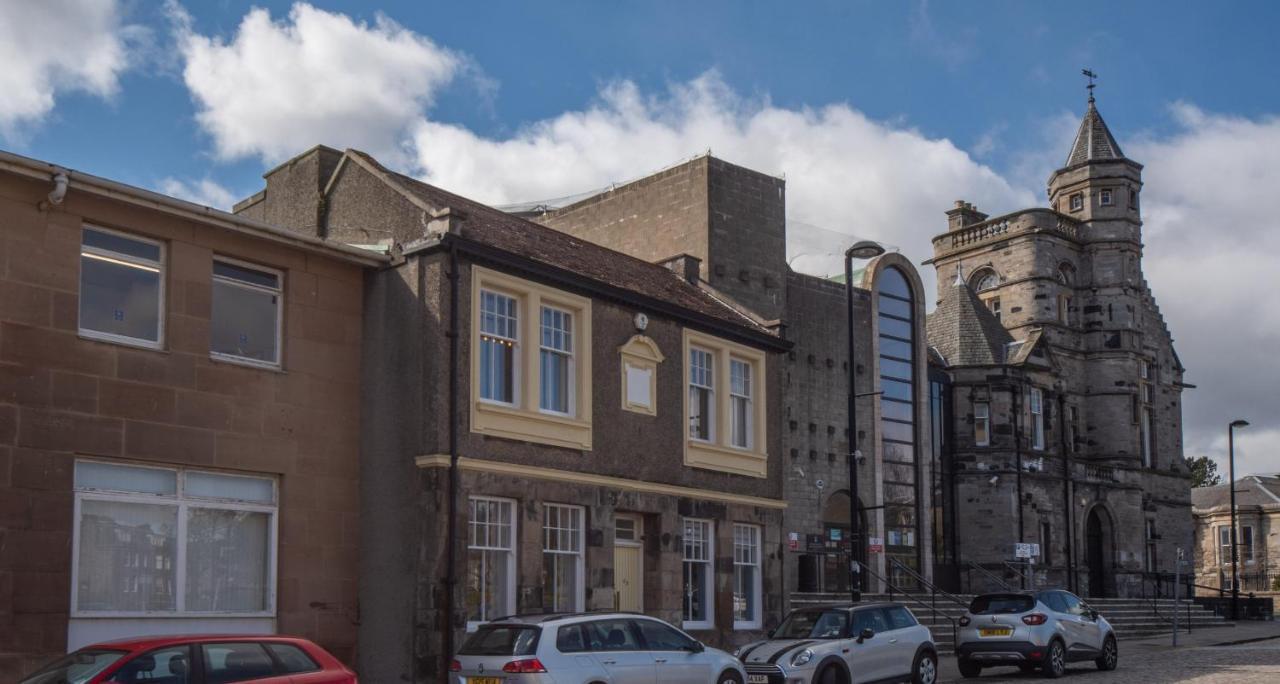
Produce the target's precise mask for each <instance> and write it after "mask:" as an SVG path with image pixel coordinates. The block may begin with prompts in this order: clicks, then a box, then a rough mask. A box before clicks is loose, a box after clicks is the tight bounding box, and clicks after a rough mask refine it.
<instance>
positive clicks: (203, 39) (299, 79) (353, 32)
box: [170, 3, 468, 163]
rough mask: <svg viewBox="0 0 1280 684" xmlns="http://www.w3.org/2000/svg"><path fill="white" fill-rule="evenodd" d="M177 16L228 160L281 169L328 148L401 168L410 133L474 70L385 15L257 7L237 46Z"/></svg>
mask: <svg viewBox="0 0 1280 684" xmlns="http://www.w3.org/2000/svg"><path fill="white" fill-rule="evenodd" d="M170 15H171V17H172V18H173V20H174V26H175V29H174V30H175V32H176V35H177V42H178V49H179V51H180V53H181V56H182V60H183V64H184V67H183V79H184V81H185V82H186V85H187V88H188V89H189V90H190V91H191V95H192V97H193V98H194V99H195V101H196V105H197V107H198V109H199V112H198V114H197V120H198V122H199V124H200V126H201V127H202V128H203V129H204V130H205V132H207V133H208V134H209V135H210V136H212V138H213V142H214V146H215V149H216V152H217V155H218V156H219V157H220V158H222V159H236V158H242V157H251V156H258V157H261V158H262V160H263V161H265V162H267V163H271V162H276V161H280V160H282V159H285V158H288V157H290V156H292V155H294V154H297V153H298V152H301V151H302V150H304V149H307V148H309V147H311V146H313V145H315V144H317V143H325V144H330V145H334V146H337V147H359V148H362V149H365V150H368V151H369V152H371V153H374V154H378V155H382V156H383V157H386V158H389V159H391V160H393V161H394V160H395V159H399V158H400V157H399V156H398V151H399V144H400V143H401V142H402V141H403V139H404V133H405V131H406V129H407V128H408V127H409V126H410V125H411V124H413V123H414V122H416V121H418V120H419V119H420V118H421V117H422V116H423V114H424V112H425V111H426V109H427V108H428V107H429V106H430V105H431V102H432V99H433V97H434V96H435V94H436V93H437V91H438V90H439V89H440V88H441V87H443V86H444V85H445V84H447V83H449V82H450V81H451V80H452V79H453V78H454V77H455V76H457V75H458V74H459V73H461V72H462V71H464V70H465V69H466V68H467V66H468V63H467V61H466V59H465V58H463V57H462V56H460V55H458V54H456V53H454V52H452V51H450V50H447V49H445V48H442V47H440V46H438V45H436V44H435V43H433V42H432V41H430V40H429V39H427V38H425V37H423V36H421V35H419V34H416V33H414V32H412V31H410V30H408V29H405V28H403V27H401V26H400V25H399V24H396V23H395V22H394V21H392V20H391V19H389V18H387V17H386V16H384V15H382V14H378V15H376V18H375V19H374V22H373V24H372V25H370V24H367V23H364V22H356V21H353V20H352V19H351V18H350V17H348V16H346V15H344V14H337V13H331V12H326V11H324V10H320V9H316V8H315V7H312V6H311V5H308V4H306V3H297V4H295V5H293V7H292V9H290V11H289V17H288V18H287V19H285V20H281V21H273V20H272V18H271V14H270V12H268V11H267V10H265V9H258V8H255V9H252V10H250V11H249V13H248V14H246V15H245V16H244V19H243V20H241V22H240V26H239V28H238V29H237V31H236V34H235V36H234V37H233V38H232V39H231V40H229V41H227V40H224V39H222V38H221V37H216V36H205V35H201V34H200V33H198V32H196V30H195V29H194V27H193V26H192V22H191V19H190V17H189V16H187V15H186V13H185V12H184V11H183V10H182V9H181V8H180V7H178V6H177V5H176V4H171V5H170Z"/></svg>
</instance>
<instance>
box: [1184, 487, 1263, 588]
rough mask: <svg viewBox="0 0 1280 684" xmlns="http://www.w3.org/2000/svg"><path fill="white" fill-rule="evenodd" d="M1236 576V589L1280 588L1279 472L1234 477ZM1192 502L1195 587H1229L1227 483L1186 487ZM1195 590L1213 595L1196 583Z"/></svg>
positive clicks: (1229, 498)
mask: <svg viewBox="0 0 1280 684" xmlns="http://www.w3.org/2000/svg"><path fill="white" fill-rule="evenodd" d="M1235 488H1236V556H1237V560H1238V562H1239V564H1240V567H1239V569H1238V570H1237V572H1236V578H1237V580H1238V581H1239V583H1240V591H1241V592H1242V593H1251V594H1264V595H1266V594H1271V595H1274V594H1280V476H1277V475H1249V476H1246V477H1242V478H1240V479H1239V480H1236V483H1235ZM1191 500H1192V502H1193V503H1194V505H1195V508H1194V509H1193V510H1194V511H1195V535H1196V545H1195V556H1194V557H1193V560H1194V562H1195V574H1196V579H1195V582H1196V584H1199V585H1201V587H1221V588H1222V589H1225V590H1227V591H1228V592H1229V591H1230V590H1231V489H1230V487H1229V486H1228V485H1225V484H1220V485H1215V486H1213V487H1197V488H1195V489H1192V490H1191ZM1197 592H1198V593H1200V594H1201V595H1216V593H1215V592H1212V591H1210V590H1208V589H1204V588H1199V589H1197Z"/></svg>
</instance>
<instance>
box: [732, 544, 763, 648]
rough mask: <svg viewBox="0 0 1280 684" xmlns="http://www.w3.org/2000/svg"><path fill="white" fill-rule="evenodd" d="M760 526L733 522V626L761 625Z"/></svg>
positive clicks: (752, 627)
mask: <svg viewBox="0 0 1280 684" xmlns="http://www.w3.org/2000/svg"><path fill="white" fill-rule="evenodd" d="M760 592H761V585H760V528H759V527H757V526H755V525H738V524H735V525H734V526H733V628H734V629H760Z"/></svg>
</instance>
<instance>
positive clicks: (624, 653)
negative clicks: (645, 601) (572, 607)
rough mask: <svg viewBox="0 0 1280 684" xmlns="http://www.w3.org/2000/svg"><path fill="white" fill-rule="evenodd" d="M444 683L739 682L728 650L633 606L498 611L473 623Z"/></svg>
mask: <svg viewBox="0 0 1280 684" xmlns="http://www.w3.org/2000/svg"><path fill="white" fill-rule="evenodd" d="M449 670H450V677H449V683H450V684H515V683H516V682H528V683H529V684H533V683H535V682H539V683H541V682H546V683H547V684H551V683H552V682H554V683H555V684H594V683H595V682H609V683H610V684H655V683H657V682H661V683H662V684H742V682H743V680H744V679H745V676H746V675H745V673H744V672H743V671H742V666H741V665H740V664H739V663H738V661H737V660H736V659H734V657H733V656H731V655H729V654H728V653H725V652H724V651H720V650H717V649H714V648H708V647H706V646H703V645H702V644H701V643H700V642H699V641H698V640H697V639H694V638H693V637H691V636H689V635H688V634H685V633H684V632H682V631H680V630H678V629H676V628H675V627H672V626H671V625H669V624H667V623H665V622H663V621H662V620H658V619H656V618H651V617H647V616H644V615H636V614H633V613H557V614H549V615H522V616H515V617H505V618H500V619H498V620H495V621H493V622H488V623H485V624H482V625H480V626H479V627H478V628H476V631H475V632H474V633H472V634H471V636H470V637H468V638H467V641H466V643H464V644H463V645H462V648H461V649H459V651H458V655H457V656H456V657H455V658H454V659H453V661H452V662H451V663H450V664H449Z"/></svg>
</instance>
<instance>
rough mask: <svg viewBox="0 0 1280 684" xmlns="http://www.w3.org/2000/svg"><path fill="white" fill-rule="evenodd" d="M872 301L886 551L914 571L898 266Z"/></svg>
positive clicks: (911, 325)
mask: <svg viewBox="0 0 1280 684" xmlns="http://www.w3.org/2000/svg"><path fill="white" fill-rule="evenodd" d="M992 275H993V276H994V273H992ZM876 302H877V304H876V307H877V310H876V322H877V325H878V329H879V337H878V340H877V342H878V351H879V359H878V361H879V366H880V389H881V390H882V394H881V395H880V442H881V445H882V446H883V450H884V463H885V475H884V512H885V516H884V521H885V536H884V539H885V545H886V548H885V552H886V555H888V556H889V557H890V558H893V559H896V560H898V561H899V562H901V563H903V564H905V565H907V566H909V567H911V568H914V569H917V570H918V569H919V567H918V557H917V553H916V551H917V549H916V545H917V540H918V538H919V535H918V533H917V532H918V526H919V519H918V516H917V513H916V511H917V510H918V508H917V506H918V504H919V501H918V495H917V492H918V487H917V480H918V475H917V471H918V466H917V464H916V461H917V458H916V457H917V453H916V438H917V434H916V426H915V417H916V415H917V413H918V412H917V408H918V407H917V405H916V389H917V387H918V385H917V383H916V381H915V377H916V325H915V321H916V318H915V314H916V309H915V295H914V292H913V290H912V289H911V284H910V283H909V282H908V281H907V278H906V276H905V275H903V273H902V271H900V270H899V269H897V268H895V267H892V266H890V267H888V268H885V269H884V270H883V271H881V272H880V273H879V275H878V276H877V277H876ZM890 579H891V580H893V581H894V582H895V583H898V582H903V583H906V582H908V581H909V580H910V578H909V577H907V576H905V575H904V576H897V575H895V576H894V577H891V578H890Z"/></svg>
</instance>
